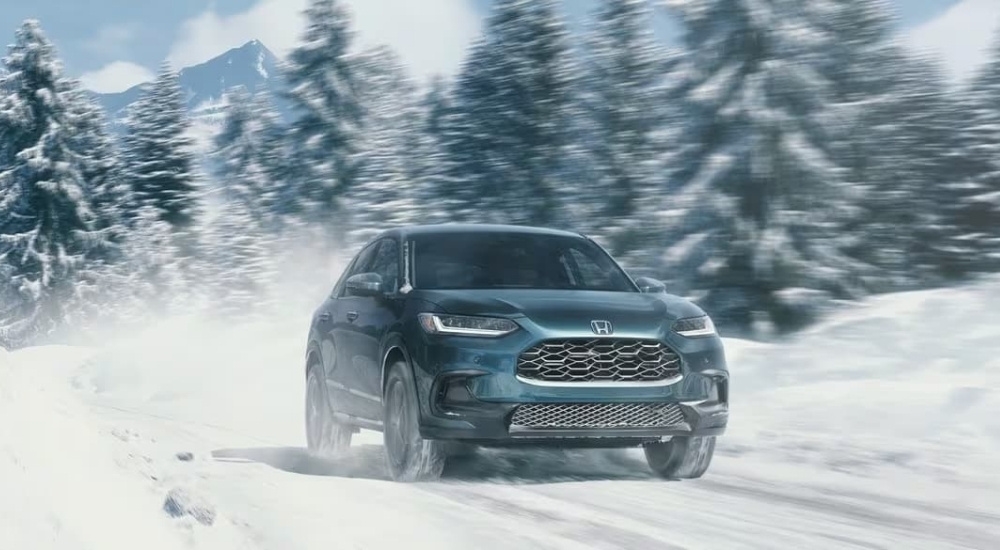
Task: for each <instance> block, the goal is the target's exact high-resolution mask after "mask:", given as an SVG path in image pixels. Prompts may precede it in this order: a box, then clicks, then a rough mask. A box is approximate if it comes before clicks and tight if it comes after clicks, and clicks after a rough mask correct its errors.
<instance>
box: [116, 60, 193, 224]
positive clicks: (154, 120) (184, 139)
mask: <svg viewBox="0 0 1000 550" xmlns="http://www.w3.org/2000/svg"><path fill="white" fill-rule="evenodd" d="M187 130H188V120H187V115H186V113H185V108H184V101H183V97H182V92H181V89H180V84H179V83H178V80H177V74H176V73H175V72H174V71H173V70H172V69H171V68H170V66H169V65H168V64H167V63H164V64H163V65H162V66H161V68H160V72H159V74H158V75H157V77H156V80H155V81H154V82H152V83H151V84H150V85H149V87H148V88H147V89H146V90H145V91H144V93H143V95H142V97H141V98H140V99H139V101H138V102H136V104H135V105H134V106H133V107H132V111H131V112H130V113H129V118H128V122H127V132H126V135H125V138H124V143H123V145H124V146H123V152H122V155H123V156H122V160H123V163H124V173H125V177H126V178H127V181H128V184H129V185H130V186H131V189H132V190H133V193H134V198H135V202H136V206H146V205H148V206H152V207H154V208H156V209H157V210H158V211H159V212H160V216H161V218H162V219H163V221H165V222H167V223H169V224H170V225H171V227H173V228H174V230H175V231H183V230H184V229H185V228H187V227H188V226H189V225H191V222H192V221H193V220H194V217H195V213H196V212H195V211H196V209H197V202H198V198H197V185H196V178H195V175H194V168H195V160H194V154H193V152H192V141H191V139H190V137H188V134H187Z"/></svg>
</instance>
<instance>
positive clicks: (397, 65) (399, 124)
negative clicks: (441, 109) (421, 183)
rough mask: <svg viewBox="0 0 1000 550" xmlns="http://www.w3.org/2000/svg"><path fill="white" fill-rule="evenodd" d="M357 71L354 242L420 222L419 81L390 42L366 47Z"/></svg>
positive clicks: (352, 197) (350, 200)
mask: <svg viewBox="0 0 1000 550" xmlns="http://www.w3.org/2000/svg"><path fill="white" fill-rule="evenodd" d="M355 74H356V75H357V76H358V79H359V81H360V82H364V87H363V91H362V94H361V95H360V97H359V99H360V104H361V106H362V108H363V111H364V119H363V128H364V134H363V138H362V139H361V140H359V143H358V153H357V155H356V157H355V159H354V164H355V165H356V166H357V174H356V176H355V184H354V186H353V187H352V188H351V189H349V190H348V192H347V195H346V198H347V202H348V204H349V208H348V211H349V212H350V227H351V231H350V239H349V240H350V241H351V243H350V244H351V245H352V246H357V245H360V244H362V243H364V242H367V241H368V240H369V239H370V238H372V237H374V236H375V235H376V234H377V233H379V232H381V231H382V230H384V229H386V228H388V227H393V226H399V225H407V224H411V223H416V222H419V221H420V218H421V210H420V208H421V206H427V205H422V204H420V203H419V202H418V199H419V196H418V189H417V187H416V186H417V184H418V179H417V173H418V171H419V168H418V162H419V160H418V159H417V157H416V155H417V154H419V153H420V150H419V146H420V134H419V130H420V129H419V126H418V124H419V122H420V118H419V116H420V114H419V111H418V105H417V99H418V96H417V94H416V86H415V84H414V83H413V82H412V80H411V79H410V77H409V76H408V75H407V74H406V68H405V67H404V66H403V64H402V62H401V61H400V60H399V57H398V56H397V55H396V54H395V53H394V52H393V51H392V50H390V49H389V48H387V47H384V46H383V47H378V48H374V49H372V50H369V51H366V52H364V53H363V54H362V55H360V56H358V57H357V59H356V69H355Z"/></svg>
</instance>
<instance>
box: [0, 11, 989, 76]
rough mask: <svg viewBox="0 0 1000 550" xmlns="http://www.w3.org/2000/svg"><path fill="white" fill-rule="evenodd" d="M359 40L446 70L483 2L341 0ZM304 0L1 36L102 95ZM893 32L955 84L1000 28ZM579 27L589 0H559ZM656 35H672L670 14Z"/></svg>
mask: <svg viewBox="0 0 1000 550" xmlns="http://www.w3.org/2000/svg"><path fill="white" fill-rule="evenodd" d="M345 1H346V3H347V4H348V5H350V7H351V8H352V10H353V12H354V16H355V24H356V27H357V29H358V34H359V37H360V40H361V43H362V44H380V43H387V44H389V45H391V46H393V47H394V48H395V49H396V50H397V51H398V52H399V53H400V54H401V55H402V57H403V59H404V61H406V62H407V64H408V65H409V66H410V68H411V70H412V71H413V73H414V74H416V75H417V76H420V77H427V76H430V75H432V74H437V73H443V74H451V73H454V71H455V70H456V69H457V68H458V66H459V64H460V63H461V60H462V57H463V55H464V52H465V48H466V46H467V45H468V44H469V43H470V42H471V41H472V40H474V39H475V37H476V35H477V34H478V32H479V30H480V27H481V25H482V21H483V18H484V17H485V15H486V14H487V13H488V12H489V5H490V0H419V1H417V0H345ZM307 2H308V0H87V1H85V2H84V1H82V0H0V33H7V34H6V36H7V39H6V43H10V42H11V41H12V40H13V34H14V31H15V30H16V28H17V26H18V25H19V24H20V23H21V21H23V20H24V19H27V18H35V19H38V20H40V21H41V22H42V27H43V28H44V29H45V31H46V32H47V34H48V35H49V37H50V38H51V39H52V40H53V41H54V42H55V44H56V47H57V48H58V50H59V54H60V56H61V57H62V58H63V60H64V62H65V65H66V69H67V71H68V72H69V73H70V74H71V75H73V76H77V77H80V78H81V79H82V80H83V82H84V84H85V85H86V86H87V87H89V88H91V89H93V90H95V91H100V92H112V91H120V90H123V89H126V88H128V87H130V86H132V85H134V84H137V83H140V82H142V81H144V80H146V79H148V78H150V77H151V75H152V72H153V71H155V70H156V68H157V67H158V66H159V64H160V63H161V62H162V61H163V60H165V59H166V60H169V61H170V62H171V63H172V64H173V65H174V66H175V67H177V68H181V67H186V66H190V65H193V64H197V63H200V62H202V61H206V60H208V59H210V58H212V57H215V56H217V55H219V54H221V53H223V52H225V51H226V50H228V49H229V48H233V47H237V46H240V45H242V44H244V43H246V42H248V41H250V40H252V39H258V40H260V41H262V42H263V43H264V44H265V45H267V46H268V47H269V48H270V49H271V50H273V51H274V52H275V53H277V54H278V55H282V54H284V53H285V52H287V51H288V50H289V49H290V48H291V47H293V46H294V45H295V43H296V41H297V39H298V36H299V33H300V31H301V28H302V20H301V17H300V12H301V10H302V9H303V8H304V7H305V6H306V4H307ZM889 2H890V4H892V5H893V6H894V8H895V9H896V10H897V12H898V15H899V27H900V28H899V32H900V37H901V39H902V40H903V41H905V42H906V43H907V44H909V45H911V46H913V47H914V48H917V49H920V50H922V51H926V52H928V53H930V54H932V55H935V56H938V57H939V58H941V59H942V60H943V61H944V62H945V65H946V66H947V68H948V71H949V74H950V75H951V76H952V77H953V78H954V79H955V80H956V81H960V80H961V79H962V78H965V77H967V76H968V75H969V74H970V73H971V72H972V71H974V70H975V68H976V67H977V66H978V64H979V63H981V61H982V59H983V58H984V49H985V48H986V47H987V46H988V45H989V44H990V43H991V41H992V37H993V35H994V33H995V32H996V31H997V29H998V28H1000V0H889ZM563 3H564V8H565V11H566V13H567V16H568V19H569V20H570V23H571V25H572V26H573V27H574V28H579V27H580V26H581V25H582V23H583V21H585V19H586V15H587V13H588V11H589V10H590V9H591V8H592V6H593V0H564V1H563ZM657 32H658V34H659V35H660V36H661V38H663V39H664V40H666V41H668V42H670V41H671V40H674V39H676V35H677V26H676V24H675V23H674V22H673V21H672V20H671V19H670V17H669V16H668V15H665V14H664V15H660V16H658V18H657Z"/></svg>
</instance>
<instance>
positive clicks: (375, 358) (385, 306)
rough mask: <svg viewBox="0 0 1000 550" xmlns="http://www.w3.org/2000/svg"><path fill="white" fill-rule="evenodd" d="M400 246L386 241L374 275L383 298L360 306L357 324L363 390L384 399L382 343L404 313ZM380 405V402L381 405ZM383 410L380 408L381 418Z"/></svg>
mask: <svg viewBox="0 0 1000 550" xmlns="http://www.w3.org/2000/svg"><path fill="white" fill-rule="evenodd" d="M400 258H401V256H400V246H399V242H398V241H397V240H396V239H395V238H387V239H384V240H383V241H382V243H381V246H379V249H378V252H377V253H376V255H375V260H374V262H372V267H371V268H370V269H371V272H372V273H376V274H378V275H379V277H381V279H382V288H383V289H384V290H385V292H384V294H383V295H382V296H377V297H369V298H366V299H365V301H364V303H363V304H361V305H360V306H359V308H360V310H359V313H360V316H361V317H363V320H362V319H360V318H359V321H361V322H359V323H356V324H355V330H357V331H358V334H359V336H358V343H359V345H360V346H361V347H362V353H363V354H364V356H365V358H366V360H365V361H364V362H363V363H361V364H360V366H361V367H362V368H361V369H360V375H361V378H360V380H359V384H360V388H359V389H360V390H361V391H363V392H365V393H367V394H370V395H377V396H379V397H381V395H382V359H383V349H382V348H383V343H384V342H385V341H386V339H387V336H388V334H389V332H390V331H391V330H392V329H393V327H395V326H396V325H397V324H398V323H399V320H400V318H401V316H402V313H403V299H404V298H403V296H402V295H401V294H400V292H399V289H400V286H402V271H401V269H400V266H401V261H400ZM380 403H381V401H380ZM381 412H382V409H381V407H380V408H379V415H380V416H381Z"/></svg>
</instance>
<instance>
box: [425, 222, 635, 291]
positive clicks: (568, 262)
mask: <svg viewBox="0 0 1000 550" xmlns="http://www.w3.org/2000/svg"><path fill="white" fill-rule="evenodd" d="M413 245H414V250H413V256H414V259H413V262H414V281H413V286H414V287H415V288H423V289H436V290H440V289H491V288H498V289H499V288H531V289H563V290H607V291H616V292H636V291H637V290H636V288H635V286H634V285H633V284H632V282H631V281H630V280H629V279H628V277H627V276H626V275H625V273H624V272H623V271H622V270H621V268H619V267H618V265H617V264H616V263H615V262H614V261H613V260H612V259H611V258H610V257H609V256H608V255H607V254H606V253H605V252H604V251H603V250H601V248H600V247H598V246H597V245H595V244H594V243H592V242H590V241H588V240H587V239H584V238H580V237H568V236H560V235H537V234H528V233H478V234H455V235H422V236H418V237H416V238H414V239H413Z"/></svg>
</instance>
